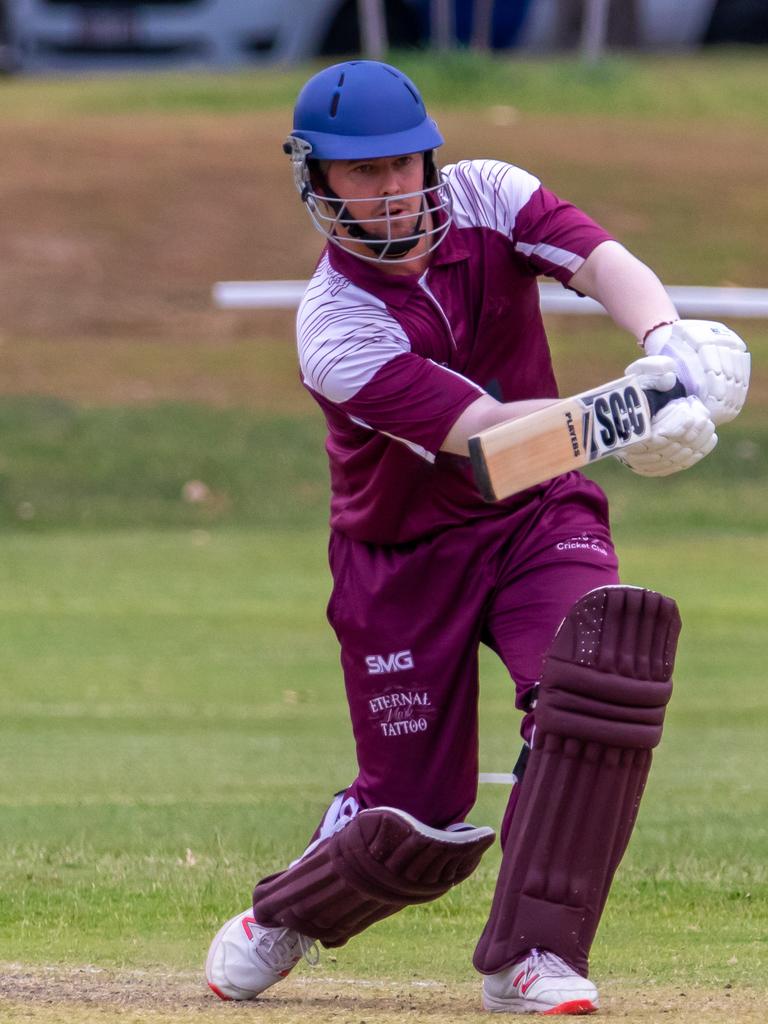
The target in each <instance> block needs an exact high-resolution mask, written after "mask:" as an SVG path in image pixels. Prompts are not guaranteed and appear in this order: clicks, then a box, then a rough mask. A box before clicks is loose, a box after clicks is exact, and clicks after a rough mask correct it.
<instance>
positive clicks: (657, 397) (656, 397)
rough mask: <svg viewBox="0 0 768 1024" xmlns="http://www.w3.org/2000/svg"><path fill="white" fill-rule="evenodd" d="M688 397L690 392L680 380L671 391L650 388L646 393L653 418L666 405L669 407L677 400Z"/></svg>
mask: <svg viewBox="0 0 768 1024" xmlns="http://www.w3.org/2000/svg"><path fill="white" fill-rule="evenodd" d="M687 395H688V392H687V391H686V390H685V388H684V387H683V385H682V384H681V383H680V381H679V380H677V381H675V384H674V386H673V387H671V388H670V389H669V391H658V390H657V389H656V388H649V389H648V391H646V392H645V397H646V398H647V399H648V408H649V409H650V410H651V416H655V415H656V413H657V412H658V411H659V410H660V409H663V408H664V406H665V405H669V403H670V402H674V400H675V399H676V398H685V397H687Z"/></svg>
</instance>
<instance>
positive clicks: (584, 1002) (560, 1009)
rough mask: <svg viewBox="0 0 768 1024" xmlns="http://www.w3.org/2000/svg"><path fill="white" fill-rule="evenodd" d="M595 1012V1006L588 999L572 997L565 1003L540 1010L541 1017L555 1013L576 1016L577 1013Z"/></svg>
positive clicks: (552, 1015) (551, 1015)
mask: <svg viewBox="0 0 768 1024" xmlns="http://www.w3.org/2000/svg"><path fill="white" fill-rule="evenodd" d="M587 1013H597V1007H596V1006H595V1004H594V1003H593V1002H592V1001H591V1000H590V999H572V1000H570V1002H567V1003H560V1005H559V1006H553V1007H552V1009H551V1010H542V1012H541V1013H540V1014H539V1016H541V1017H554V1016H555V1015H556V1014H560V1015H562V1016H566V1015H568V1014H571V1016H574V1017H575V1016H578V1015H579V1014H587Z"/></svg>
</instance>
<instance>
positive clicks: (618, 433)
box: [469, 376, 686, 501]
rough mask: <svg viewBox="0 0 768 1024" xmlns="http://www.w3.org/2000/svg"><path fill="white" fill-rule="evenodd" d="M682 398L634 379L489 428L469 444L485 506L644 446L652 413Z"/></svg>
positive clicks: (680, 390) (680, 392)
mask: <svg viewBox="0 0 768 1024" xmlns="http://www.w3.org/2000/svg"><path fill="white" fill-rule="evenodd" d="M685 394H686V392H685V388H684V387H683V385H682V384H681V383H680V382H679V381H678V382H677V383H676V384H675V386H674V387H673V388H671V389H670V390H669V391H657V390H654V389H648V390H643V388H641V387H640V383H639V379H638V378H637V377H634V376H629V377H619V379H618V380H612V381H609V382H608V383H607V384H603V385H601V386H600V387H598V388H593V389H592V390H591V391H583V392H582V393H581V394H579V395H573V396H572V397H571V398H564V399H562V400H561V401H558V402H554V403H553V404H552V405H550V406H547V408H545V409H540V410H539V411H538V412H534V413H531V414H530V415H529V416H521V417H520V419H517V420H510V421H509V422H508V423H499V424H498V425H497V426H495V427H489V428H488V429H487V430H483V431H481V432H480V433H479V434H475V435H474V437H470V439H469V454H470V458H471V460H472V468H473V470H474V474H475V481H476V483H477V486H478V489H479V491H480V493H481V494H482V496H483V497H484V498H485V500H486V501H501V499H502V498H508V497H509V496H510V495H512V494H517V492H518V491H524V490H525V489H526V487H533V486H534V485H535V484H540V483H543V482H544V481H545V480H549V479H550V478H551V477H553V476H559V475H560V474H561V473H567V472H568V471H569V470H571V469H580V468H581V467H582V466H587V465H589V464H590V463H592V462H597V461H598V459H604V458H605V457H606V456H607V455H613V454H615V453H616V452H618V451H620V450H621V449H622V448H626V447H628V446H629V445H631V444H636V443H637V442H638V441H644V440H646V439H647V438H648V437H649V435H650V433H651V418H652V416H653V415H654V413H656V412H658V411H659V409H661V408H663V407H664V406H665V405H666V404H667V403H668V402H671V401H672V400H673V399H675V398H684V397H685Z"/></svg>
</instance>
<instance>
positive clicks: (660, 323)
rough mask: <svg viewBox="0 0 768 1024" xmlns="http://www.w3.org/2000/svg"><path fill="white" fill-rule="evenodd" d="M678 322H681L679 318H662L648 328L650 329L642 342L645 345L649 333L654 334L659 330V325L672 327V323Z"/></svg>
mask: <svg viewBox="0 0 768 1024" xmlns="http://www.w3.org/2000/svg"><path fill="white" fill-rule="evenodd" d="M678 322H679V321H678V320H661V321H659V323H657V324H654V325H653V327H649V328H648V330H647V331H646V332H645V334H644V335H643V340H642V341H641V342H640V344H641V345H644V344H645V340H646V338H647V337H648V335H649V334H653V332H654V331H656V330H658V329H659V327H671V326H672V324H676V323H678Z"/></svg>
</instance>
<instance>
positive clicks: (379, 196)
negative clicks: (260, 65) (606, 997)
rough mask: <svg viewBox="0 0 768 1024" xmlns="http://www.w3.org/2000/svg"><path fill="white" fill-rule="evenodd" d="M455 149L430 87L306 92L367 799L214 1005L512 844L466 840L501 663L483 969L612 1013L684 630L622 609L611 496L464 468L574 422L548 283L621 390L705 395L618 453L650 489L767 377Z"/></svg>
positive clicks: (302, 158) (318, 356)
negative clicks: (491, 672)
mask: <svg viewBox="0 0 768 1024" xmlns="http://www.w3.org/2000/svg"><path fill="white" fill-rule="evenodd" d="M442 144H443V138H442V136H441V134H440V131H439V129H438V127H437V125H436V124H435V122H434V121H433V120H432V119H431V118H430V117H429V116H428V114H427V111H426V110H425V107H424V103H423V101H422V98H421V95H420V94H419V90H418V89H417V87H416V86H415V85H414V83H413V82H412V81H410V79H409V78H407V77H406V76H405V75H404V74H403V73H402V72H401V71H399V70H398V69H397V68H394V67H391V66H389V65H387V64H383V63H378V62H375V61H366V60H356V61H349V62H346V63H342V64H337V65H335V66H333V67H328V68H325V69H324V70H323V71H321V72H319V73H318V74H316V75H315V76H314V77H312V78H311V79H310V80H309V81H308V82H307V83H306V85H305V86H304V88H303V89H302V91H301V93H300V94H299V97H298V100H297V103H296V107H295V112H294V123H293V130H292V131H291V133H290V134H289V136H288V139H287V141H286V143H285V147H284V148H285V151H286V153H287V154H288V155H289V157H290V160H291V165H292V170H293V176H294V181H295V184H296V187H297V189H298V192H299V195H300V197H301V201H302V202H303V203H304V205H305V207H306V209H307V211H308V213H309V215H310V217H311V218H312V220H313V222H314V224H315V226H316V227H317V228H318V230H319V231H320V232H321V233H322V234H323V235H324V236H325V239H326V245H325V248H324V250H323V252H322V254H321V256H320V260H319V262H318V264H317V269H316V270H315V273H314V275H313V277H312V279H311V281H310V283H309V286H308V288H307V291H306V293H305V295H304V298H303V301H302V303H301V306H300V309H299V313H298V321H297V330H298V351H299V361H300V365H301V373H302V378H303V383H304V385H305V387H306V388H307V390H308V391H309V394H310V395H311V396H312V398H314V399H315V401H316V402H317V403H318V404H319V405H320V407H321V409H322V410H323V413H324V414H325V418H326V421H327V426H328V437H327V442H326V447H327V451H328V458H329V463H330V474H331V491H332V497H331V537H330V548H329V552H330V553H329V558H330V566H331V571H332V576H333V590H332V594H331V597H330V602H329V606H328V618H329V621H330V623H331V626H332V627H333V629H334V631H335V633H336V636H337V638H338V641H339V645H340V648H341V665H342V668H343V673H344V682H345V686H346V694H347V699H348V702H349V712H350V717H351V722H352V728H353V732H354V739H355V745H356V752H357V763H358V773H357V777H356V778H355V779H354V781H352V783H351V784H350V785H349V786H347V788H346V789H344V790H343V791H342V792H340V793H337V794H336V795H335V796H334V798H333V800H332V802H331V803H330V806H329V807H328V810H327V811H326V813H325V815H324V817H323V819H322V821H321V822H320V824H319V826H318V827H317V829H316V831H315V834H314V836H313V837H312V839H311V841H310V843H309V846H308V847H307V849H306V850H305V851H304V853H303V854H301V856H299V857H298V859H297V860H295V861H293V863H291V864H290V865H288V867H286V869H285V870H284V871H281V872H279V873H278V874H275V875H272V876H270V877H268V878H264V879H262V880H261V881H260V882H259V883H258V884H257V885H256V887H255V890H254V892H253V902H252V906H249V907H248V909H247V910H245V911H243V912H242V913H240V914H238V915H236V916H235V917H233V918H232V919H231V920H229V921H228V922H226V924H224V925H223V927H222V928H221V929H220V931H219V933H218V934H217V935H216V937H215V938H214V940H213V943H212V945H211V948H210V952H209V954H208V960H207V964H206V975H207V979H208V982H209V985H210V987H211V988H212V989H213V991H214V992H215V993H216V994H217V995H218V996H220V997H221V998H222V999H235V1000H242V999H254V998H256V997H257V996H259V995H260V994H261V993H262V992H263V991H265V990H266V989H267V988H269V986H271V985H274V984H275V983H276V982H278V981H280V980H281V979H282V978H284V977H285V976H286V975H287V974H288V973H289V972H290V971H291V969H292V968H293V967H294V965H295V964H296V963H297V962H298V961H299V960H300V959H301V957H302V955H304V956H306V957H308V958H309V957H310V956H311V955H312V948H313V947H314V945H315V943H321V944H322V945H323V946H326V947H335V946H341V945H343V944H344V943H346V942H347V941H348V940H349V939H350V938H352V937H353V936H354V935H356V934H358V933H359V932H361V931H362V930H363V929H365V928H368V927H369V926H371V925H373V924H375V922H377V921H379V920H381V919H382V918H385V917H387V916H389V915H390V914H394V913H396V912H397V911H399V910H401V909H403V908H404V907H407V906H408V905H409V904H417V903H424V902H427V901H429V900H433V899H436V898H438V897H439V896H441V895H442V894H443V893H445V892H446V891H447V890H448V889H450V888H451V887H452V886H453V885H456V884H458V883H460V882H461V881H462V880H463V879H464V878H466V877H467V876H468V875H469V874H470V873H471V872H472V871H473V870H474V869H475V867H476V866H477V864H478V863H479V860H480V858H481V856H482V854H483V853H484V851H485V850H486V849H487V848H488V846H490V845H491V844H492V843H493V841H494V832H493V830H492V829H491V828H488V827H476V826H474V825H472V824H470V823H469V822H468V821H467V816H468V814H469V813H470V811H471V809H472V807H473V805H474V803H475V799H476V792H477V778H478V717H477V705H478V648H479V645H480V644H481V643H483V644H486V645H488V646H489V647H490V648H491V649H492V650H494V651H495V652H496V654H497V655H498V656H499V658H500V659H501V660H502V661H503V663H504V665H505V666H506V668H507V670H508V671H509V675H510V677H511V680H512V682H513V684H514V692H515V704H516V706H517V708H519V709H520V711H521V712H522V727H521V731H522V737H523V741H524V742H523V748H522V753H521V754H520V756H519V758H518V760H517V765H516V768H515V773H514V774H515V778H516V783H515V785H514V786H513V788H512V790H511V794H510V797H509V803H508V806H507V809H506V812H505V815H504V820H503V822H502V823H501V829H500V838H501V845H502V851H503V854H502V862H501V868H500V872H499V876H498V880H497V882H496V888H495V893H494V896H493V901H492V904H491V907H490V911H489V916H488V920H487V923H486V926H485V929H484V931H483V933H482V935H481V936H480V937H479V941H478V944H477V947H476V949H475V953H474V966H475V968H476V969H477V971H478V972H479V973H480V975H481V976H482V1002H483V1006H484V1007H485V1008H486V1009H488V1010H492V1011H499V1012H506V1013H544V1014H581V1013H591V1012H592V1011H594V1010H596V1009H597V1007H598V1005H599V998H598V991H597V988H596V987H595V985H594V983H593V981H592V980H591V979H590V978H589V977H588V966H589V952H590V947H591V945H592V941H593V939H594V936H595V933H596V930H597V927H598V924H599V922H600V917H601V914H602V911H603V907H604V905H605V902H606V899H607V896H608V891H609V888H610V885H611V881H612V879H613V876H614V872H615V871H616V868H617V866H618V864H619V862H620V861H621V858H622V856H623V854H624V851H625V849H626V847H627V844H628V842H629V838H630V835H631V832H632V828H633V825H634V822H635V818H636V815H637V811H638V806H639V803H640V799H641V796H642V792H643V788H644V786H645V782H646V779H647V776H648V772H649V769H650V764H651V755H652V751H653V748H654V747H655V746H656V745H657V744H658V743H659V740H660V738H661V733H662V728H663V721H664V711H665V707H666V704H667V702H668V700H669V698H670V693H671V685H672V683H671V679H672V669H673V663H674V656H675V649H676V643H677V636H678V632H679V628H680V621H679V616H678V612H677V607H676V605H675V603H674V601H672V600H671V599H670V598H668V597H665V596H663V595H661V594H658V593H655V592H653V591H649V590H645V589H641V588H639V587H633V586H628V585H625V584H624V583H622V582H621V580H620V577H619V572H618V563H617V558H616V554H615V552H614V547H613V543H612V540H611V532H610V527H609V520H608V508H607V502H606V498H605V495H604V494H603V492H602V491H601V490H600V488H599V487H597V486H596V484H594V483H593V482H591V481H590V480H588V479H587V478H585V477H583V476H582V475H581V474H580V473H578V472H569V473H565V474H563V475H560V476H557V477H555V478H554V479H551V480H548V481H546V482H545V483H543V484H540V485H537V486H535V487H531V488H529V489H527V490H525V491H523V492H522V493H518V494H514V495H512V497H510V498H507V499H505V500H503V501H499V502H495V503H488V502H485V501H483V499H482V497H481V495H480V494H479V492H478V490H477V486H476V484H475V481H474V478H473V476H472V472H471V468H470V462H469V459H468V457H467V456H468V445H467V442H468V438H470V437H471V436H472V435H474V434H476V433H478V432H479V431H481V430H483V429H485V428H487V427H490V426H492V425H494V424H497V423H501V422H506V421H508V420H512V419H515V418H517V417H521V416H525V415H526V414H528V413H530V412H532V411H535V410H537V409H539V408H542V407H543V406H545V405H547V404H549V403H551V402H552V401H553V400H554V399H556V398H557V396H558V392H557V385H556V383H555V377H554V374H553V369H552V363H551V359H550V352H549V348H548V344H547V339H546V336H545V332H544V327H543V323H542V318H541V313H540V308H539V293H538V287H537V278H538V277H539V275H542V274H544V275H547V276H549V277H553V278H556V279H557V280H558V281H560V282H561V283H562V284H563V285H564V286H566V287H568V288H572V289H574V290H576V291H577V292H580V293H582V294H584V295H588V296H591V297H592V298H594V299H596V300H597V301H598V302H600V303H601V304H602V305H603V306H604V307H605V309H606V310H607V312H608V313H609V314H610V316H611V317H612V319H613V320H614V322H615V323H616V325H617V326H618V327H619V328H621V329H622V330H623V331H625V332H627V333H628V334H629V335H632V336H634V338H635V339H636V342H637V343H638V344H639V345H640V347H641V349H643V350H644V351H643V354H642V355H640V357H639V358H637V359H635V360H634V361H633V362H632V363H631V366H630V367H628V368H627V371H626V372H630V373H634V374H637V375H639V376H640V377H641V378H642V379H644V380H647V381H648V382H649V384H651V385H653V386H654V387H655V388H657V389H660V390H669V389H671V388H672V387H673V385H674V384H675V383H676V382H677V381H679V382H681V383H682V384H683V386H684V388H685V397H680V398H677V399H675V400H673V401H670V402H669V403H668V404H666V405H665V406H664V407H663V408H662V409H661V410H660V411H659V412H657V413H656V415H655V417H654V420H653V430H652V434H651V436H650V438H648V439H647V440H645V441H643V442H641V443H638V444H636V445H632V446H630V447H628V448H627V449H625V450H624V451H623V452H622V453H621V457H622V461H624V462H625V463H626V465H627V466H628V467H629V468H630V469H631V470H633V471H634V472H636V473H640V474H642V475H644V476H665V475H667V474H670V473H676V472H679V471H680V470H684V469H687V468H688V467H690V466H693V465H695V464H696V463H697V462H698V461H699V460H700V459H702V458H704V456H705V455H707V454H708V453H709V452H710V451H712V449H713V448H714V446H715V444H716V441H717V435H716V433H715V429H716V427H717V426H718V425H719V424H722V423H726V422H728V421H729V420H731V419H733V417H734V416H736V415H737V414H738V412H739V410H740V409H741V407H742V405H743V403H744V400H745V397H746V394H747V387H748V381H749V355H748V353H747V351H746V346H745V344H744V342H743V341H742V340H741V339H740V338H739V337H738V336H737V335H736V334H735V333H734V332H733V331H731V330H729V328H728V327H726V326H724V325H723V324H719V323H710V322H707V321H699V320H684V319H681V318H680V317H679V316H678V313H677V311H676V309H675V307H674V305H673V304H672V302H671V300H670V298H669V296H668V295H667V293H666V291H665V290H664V288H663V287H662V285H661V283H660V281H659V280H658V278H657V277H656V275H655V274H654V273H653V272H652V271H651V270H650V269H649V268H648V267H647V266H645V265H644V264H643V263H642V262H640V261H639V260H638V259H636V258H635V257H634V256H633V255H631V254H630V253H629V252H628V251H627V250H626V249H625V248H624V247H623V246H622V245H621V244H620V243H619V242H618V241H616V240H614V239H613V238H611V236H610V235H609V234H608V233H607V232H606V231H604V230H603V228H601V227H600V226H599V225H598V224H596V223H595V222H594V221H593V220H592V219H591V218H590V217H588V216H587V215H586V214H585V213H583V212H581V211H580V210H579V209H577V208H576V207H574V206H573V205H571V204H570V203H568V202H566V201H564V200H563V199H560V198H558V196H556V195H555V194H553V193H552V192H551V191H549V190H548V189H547V188H545V187H544V185H542V183H541V182H540V181H539V180H538V179H537V178H536V177H535V176H534V175H532V174H529V173H528V172H526V171H524V170H521V169H520V168H519V167H516V166H512V165H510V164H507V163H503V162H501V161H498V160H494V159H484V160H461V161H459V162H458V163H454V164H451V165H449V166H445V167H442V168H440V167H439V166H438V161H437V155H436V154H437V151H438V149H439V147H440V146H441V145H442ZM512 745H513V744H512V741H510V747H512Z"/></svg>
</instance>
